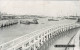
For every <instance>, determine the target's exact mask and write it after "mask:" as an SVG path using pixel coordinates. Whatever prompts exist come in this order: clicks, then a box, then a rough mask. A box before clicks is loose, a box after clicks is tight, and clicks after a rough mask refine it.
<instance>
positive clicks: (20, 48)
mask: <svg viewBox="0 0 80 50" xmlns="http://www.w3.org/2000/svg"><path fill="white" fill-rule="evenodd" d="M77 27H80V25H79V24H77V23H68V24H61V25H53V26H49V27H47V28H43V29H40V30H37V31H34V32H32V33H29V34H26V35H24V36H21V37H19V38H16V39H14V40H12V41H9V42H7V43H4V44H1V45H0V50H29V49H30V50H31V49H34V50H36V48H39V47H40V45H41V44H43V43H44V42H45V41H46V40H48V38H50V37H51V36H53V35H57V33H59V32H63V31H67V30H69V29H73V28H77Z"/></svg>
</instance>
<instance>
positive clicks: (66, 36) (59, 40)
mask: <svg viewBox="0 0 80 50" xmlns="http://www.w3.org/2000/svg"><path fill="white" fill-rule="evenodd" d="M78 30H79V28H78V29H72V30H69V31H66V32H63V33H61V34H60V35H57V36H56V37H54V38H53V39H50V40H49V41H47V42H46V43H45V44H44V45H43V46H42V47H41V48H40V49H39V50H65V47H62V48H61V47H54V45H56V44H58V45H59V44H62V45H67V44H68V42H69V40H70V39H71V38H72V37H73V36H74V34H76V33H77V31H78Z"/></svg>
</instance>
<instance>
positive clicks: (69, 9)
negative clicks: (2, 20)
mask: <svg viewBox="0 0 80 50" xmlns="http://www.w3.org/2000/svg"><path fill="white" fill-rule="evenodd" d="M79 9H80V1H43V0H41V1H39V0H38V1H36V0H34V1H32V0H0V11H1V12H5V13H8V14H16V15H25V14H26V15H45V16H65V15H67V16H68V15H76V14H77V15H80V10H79Z"/></svg>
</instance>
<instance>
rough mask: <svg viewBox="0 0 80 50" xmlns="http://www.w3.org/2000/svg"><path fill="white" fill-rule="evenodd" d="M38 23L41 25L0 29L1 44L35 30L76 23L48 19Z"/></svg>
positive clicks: (19, 25)
mask: <svg viewBox="0 0 80 50" xmlns="http://www.w3.org/2000/svg"><path fill="white" fill-rule="evenodd" d="M25 20H26V19H25ZM38 22H39V24H31V25H25V24H17V25H13V26H8V27H4V28H0V44H2V43H5V42H8V41H10V40H13V39H15V38H18V37H20V36H23V35H25V34H29V33H30V32H33V31H35V30H38V29H41V28H45V27H48V26H50V25H54V24H56V25H58V24H63V23H69V22H74V21H72V20H61V21H48V20H47V19H39V20H38Z"/></svg>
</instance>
